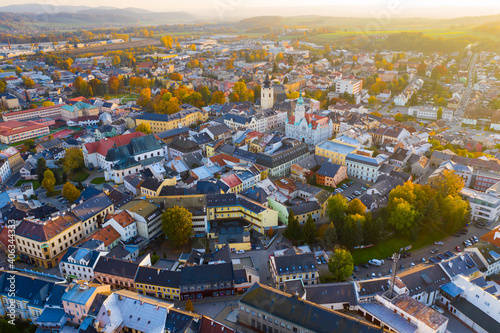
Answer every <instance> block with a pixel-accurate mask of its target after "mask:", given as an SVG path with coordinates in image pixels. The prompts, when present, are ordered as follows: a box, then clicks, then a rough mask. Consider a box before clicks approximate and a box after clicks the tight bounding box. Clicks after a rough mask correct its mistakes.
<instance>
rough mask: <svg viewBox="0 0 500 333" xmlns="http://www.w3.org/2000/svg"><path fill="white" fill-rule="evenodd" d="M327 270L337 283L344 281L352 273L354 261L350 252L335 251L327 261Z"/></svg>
mask: <svg viewBox="0 0 500 333" xmlns="http://www.w3.org/2000/svg"><path fill="white" fill-rule="evenodd" d="M328 270H329V271H330V273H332V275H333V278H334V279H335V281H337V282H341V281H345V280H347V278H348V277H349V276H351V275H352V272H353V271H354V260H353V259H352V254H351V252H349V251H347V250H344V249H336V250H335V254H334V256H333V257H331V258H330V260H329V261H328Z"/></svg>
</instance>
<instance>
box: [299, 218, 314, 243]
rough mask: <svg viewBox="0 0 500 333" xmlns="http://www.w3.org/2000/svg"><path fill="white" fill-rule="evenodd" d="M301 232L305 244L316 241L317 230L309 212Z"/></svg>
mask: <svg viewBox="0 0 500 333" xmlns="http://www.w3.org/2000/svg"><path fill="white" fill-rule="evenodd" d="M302 233H303V235H304V239H305V241H306V243H307V244H314V243H316V237H317V235H318V230H317V229H316V225H315V224H314V220H313V217H312V215H311V214H309V216H308V217H307V220H306V223H304V226H303V227H302Z"/></svg>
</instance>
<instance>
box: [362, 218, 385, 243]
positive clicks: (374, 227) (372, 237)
mask: <svg viewBox="0 0 500 333" xmlns="http://www.w3.org/2000/svg"><path fill="white" fill-rule="evenodd" d="M383 227H384V221H383V220H382V218H381V217H378V218H376V219H375V220H374V219H372V216H371V214H366V216H365V223H364V224H363V243H364V244H365V245H368V244H375V243H377V242H378V241H379V240H380V234H381V233H382V229H383Z"/></svg>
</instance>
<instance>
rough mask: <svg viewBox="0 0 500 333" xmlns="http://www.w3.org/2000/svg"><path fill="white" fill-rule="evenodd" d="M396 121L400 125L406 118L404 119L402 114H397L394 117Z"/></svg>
mask: <svg viewBox="0 0 500 333" xmlns="http://www.w3.org/2000/svg"><path fill="white" fill-rule="evenodd" d="M394 120H395V121H398V122H400V123H402V122H403V121H404V118H403V115H402V114H401V113H397V114H396V115H395V116H394Z"/></svg>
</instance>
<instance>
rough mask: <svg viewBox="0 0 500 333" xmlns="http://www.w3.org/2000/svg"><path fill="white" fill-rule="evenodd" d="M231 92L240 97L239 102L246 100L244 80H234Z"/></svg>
mask: <svg viewBox="0 0 500 333" xmlns="http://www.w3.org/2000/svg"><path fill="white" fill-rule="evenodd" d="M233 92H234V93H235V94H237V95H238V96H239V97H240V101H241V102H245V101H246V96H247V85H246V84H245V82H236V83H235V84H234V86H233Z"/></svg>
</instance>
